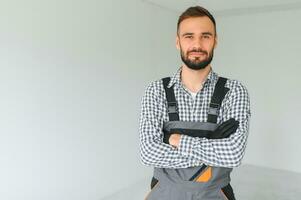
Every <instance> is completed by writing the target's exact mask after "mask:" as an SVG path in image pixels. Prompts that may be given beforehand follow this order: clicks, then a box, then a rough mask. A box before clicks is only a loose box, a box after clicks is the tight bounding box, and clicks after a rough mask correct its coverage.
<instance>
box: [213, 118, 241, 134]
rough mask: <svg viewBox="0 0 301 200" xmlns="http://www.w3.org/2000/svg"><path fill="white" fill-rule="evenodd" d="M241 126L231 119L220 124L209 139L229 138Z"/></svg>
mask: <svg viewBox="0 0 301 200" xmlns="http://www.w3.org/2000/svg"><path fill="white" fill-rule="evenodd" d="M238 126H239V122H238V121H236V120H235V119H234V118H231V119H229V120H227V121H225V122H223V123H222V124H220V125H219V126H218V127H217V128H216V129H215V130H214V131H213V132H212V133H211V134H209V135H208V139H222V138H228V137H229V136H230V135H231V134H233V133H235V132H236V130H237V128H238Z"/></svg>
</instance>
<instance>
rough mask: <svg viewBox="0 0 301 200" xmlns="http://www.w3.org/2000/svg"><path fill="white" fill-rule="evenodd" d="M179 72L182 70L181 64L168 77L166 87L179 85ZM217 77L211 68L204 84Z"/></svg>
mask: <svg viewBox="0 0 301 200" xmlns="http://www.w3.org/2000/svg"><path fill="white" fill-rule="evenodd" d="M181 72H182V66H181V67H180V68H179V69H178V70H177V72H176V73H175V74H174V76H173V77H172V78H171V79H170V81H169V84H168V86H167V87H168V88H170V87H171V86H173V85H175V86H177V87H178V86H181V85H182V82H181ZM217 79H218V74H217V73H215V72H214V71H213V70H212V68H211V70H210V72H209V74H208V76H207V78H206V80H205V82H204V85H205V84H207V83H210V82H213V81H215V80H217Z"/></svg>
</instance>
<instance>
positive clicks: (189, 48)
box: [176, 6, 217, 70]
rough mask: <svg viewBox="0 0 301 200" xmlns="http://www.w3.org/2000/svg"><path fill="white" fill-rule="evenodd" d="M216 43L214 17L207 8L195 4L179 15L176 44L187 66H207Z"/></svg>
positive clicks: (195, 68)
mask: <svg viewBox="0 0 301 200" xmlns="http://www.w3.org/2000/svg"><path fill="white" fill-rule="evenodd" d="M216 44H217V35H216V24H215V19H214V17H213V16H212V15H211V14H210V13H209V11H208V10H206V9H205V8H202V7H200V6H195V7H190V8H188V9H187V10H186V11H185V12H183V13H182V14H181V15H180V17H179V20H178V24H177V38H176V46H177V49H179V50H180V53H181V58H182V61H183V62H184V64H185V65H186V66H187V67H189V68H190V69H193V70H199V69H204V68H205V67H206V66H208V65H209V64H210V63H211V60H212V58H213V52H214V48H215V47H216Z"/></svg>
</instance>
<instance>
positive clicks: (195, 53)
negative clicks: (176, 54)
mask: <svg viewBox="0 0 301 200" xmlns="http://www.w3.org/2000/svg"><path fill="white" fill-rule="evenodd" d="M189 55H190V56H204V55H206V54H205V53H202V52H191V53H189Z"/></svg>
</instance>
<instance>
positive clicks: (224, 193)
mask: <svg viewBox="0 0 301 200" xmlns="http://www.w3.org/2000/svg"><path fill="white" fill-rule="evenodd" d="M216 46H217V33H216V23H215V19H214V17H213V16H212V15H211V14H210V13H209V12H208V11H207V10H206V9H205V8H202V7H200V6H196V7H190V8H188V9H187V10H186V11H185V12H184V13H182V15H181V16H180V17H179V20H178V25H177V36H176V47H177V49H178V50H179V51H180V55H181V58H182V61H183V64H182V66H181V67H180V68H179V70H178V71H177V72H176V74H175V75H174V76H173V77H172V78H165V79H162V80H157V81H154V82H152V83H151V84H150V85H149V86H148V87H147V89H146V92H145V95H144V96H143V99H142V110H141V116H140V127H139V132H140V153H141V160H142V163H143V164H145V165H148V166H153V167H154V177H153V180H152V183H151V188H152V190H151V192H150V193H149V194H148V196H147V197H146V199H147V200H209V199H210V200H213V199H216V200H221V199H229V200H232V199H235V197H234V193H233V190H232V187H231V186H230V173H231V171H232V168H234V167H237V166H239V165H240V163H241V160H242V158H243V155H244V151H245V148H246V143H247V137H248V130H249V120H250V116H251V113H250V101H249V96H248V92H247V90H246V88H245V87H244V86H243V85H242V84H241V83H240V82H238V81H236V80H230V79H226V78H223V77H219V76H218V75H217V73H215V72H214V71H213V70H212V67H211V65H210V63H211V60H212V58H213V54H214V49H215V48H216Z"/></svg>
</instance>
